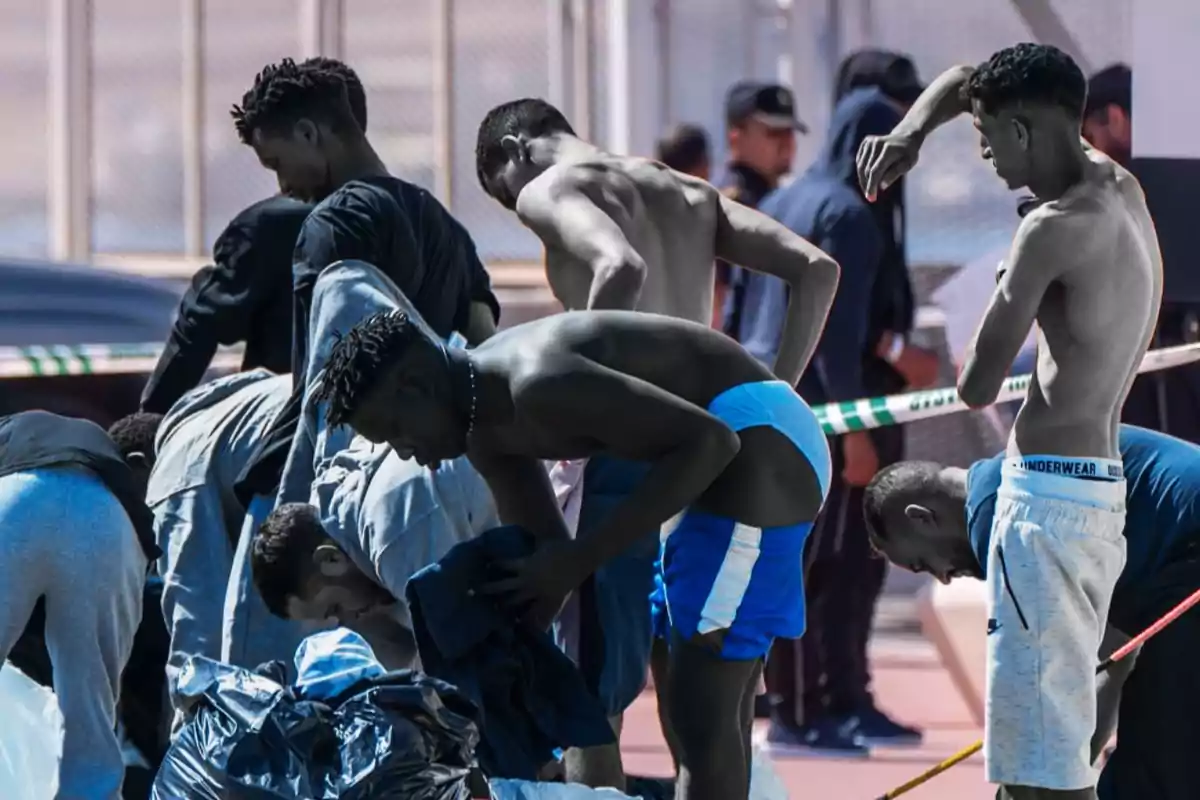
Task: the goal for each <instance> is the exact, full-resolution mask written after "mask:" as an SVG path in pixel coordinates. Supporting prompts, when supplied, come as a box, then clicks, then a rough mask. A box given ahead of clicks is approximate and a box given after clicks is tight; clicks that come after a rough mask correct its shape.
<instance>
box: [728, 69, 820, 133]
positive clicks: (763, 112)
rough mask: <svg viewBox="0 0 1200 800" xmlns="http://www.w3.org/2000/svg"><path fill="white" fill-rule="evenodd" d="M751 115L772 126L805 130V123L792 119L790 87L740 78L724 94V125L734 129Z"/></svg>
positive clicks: (792, 103) (793, 111)
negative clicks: (740, 80) (741, 79)
mask: <svg viewBox="0 0 1200 800" xmlns="http://www.w3.org/2000/svg"><path fill="white" fill-rule="evenodd" d="M752 118H753V119H756V120H758V121H759V122H761V123H763V124H764V125H767V126H769V127H772V128H794V129H795V130H798V131H800V132H801V133H808V126H807V125H805V124H804V123H803V122H801V121H800V120H798V119H797V118H796V99H795V98H794V97H793V96H792V90H791V89H789V88H787V87H786V86H781V85H780V84H778V83H759V82H757V81H742V82H740V83H735V84H734V85H733V86H732V87H731V88H730V89H729V92H728V93H727V94H726V95H725V124H726V125H728V126H729V127H731V128H734V127H737V126H738V125H741V124H743V123H744V122H746V120H748V119H752Z"/></svg>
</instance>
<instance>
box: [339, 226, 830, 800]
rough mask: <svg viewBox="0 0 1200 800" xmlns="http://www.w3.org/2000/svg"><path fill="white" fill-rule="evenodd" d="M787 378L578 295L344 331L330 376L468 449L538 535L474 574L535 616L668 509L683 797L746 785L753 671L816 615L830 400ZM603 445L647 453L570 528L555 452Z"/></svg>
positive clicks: (359, 408) (346, 414)
mask: <svg viewBox="0 0 1200 800" xmlns="http://www.w3.org/2000/svg"><path fill="white" fill-rule="evenodd" d="M769 230H771V229H770V228H768V227H766V226H763V228H761V229H760V231H759V235H764V234H766V232H767V231H769ZM786 241H790V238H789V239H788V240H786ZM824 314H825V309H821V310H820V312H819V313H818V314H817V315H816V316H817V319H816V320H815V321H814V323H813V324H812V325H811V330H810V332H809V334H808V336H809V338H808V341H807V342H806V343H805V344H804V346H803V347H802V350H801V353H800V356H801V359H800V360H801V363H803V362H804V361H806V360H807V358H808V357H809V355H810V354H811V353H812V350H813V348H814V347H815V345H816V339H817V337H818V336H819V334H820V322H821V320H822V318H823V317H824ZM773 378H774V376H773V375H772V374H771V373H770V371H769V370H767V368H766V367H764V366H763V365H762V364H761V363H759V362H758V361H757V360H756V359H755V358H754V357H753V356H751V355H750V354H749V353H747V352H746V351H745V350H744V349H743V348H742V347H741V345H739V344H738V343H737V342H735V341H733V340H732V339H730V338H728V337H727V336H725V335H724V334H722V333H719V332H717V331H714V330H712V329H711V328H709V327H707V326H705V325H702V324H697V323H692V322H685V321H682V320H676V319H671V318H669V317H665V316H660V315H657V314H640V313H630V312H625V311H605V312H567V313H565V314H557V315H554V316H551V317H547V318H545V319H541V320H538V321H535V322H530V323H527V324H525V325H519V326H517V327H514V328H510V329H509V330H507V331H502V332H500V333H499V334H497V335H496V336H495V337H493V338H492V339H490V340H488V341H487V342H485V343H483V344H481V345H480V346H479V347H477V348H475V349H473V350H455V349H447V348H446V347H444V346H443V345H441V343H440V342H439V341H438V340H437V338H436V336H435V335H433V334H432V333H431V332H429V330H428V329H427V328H426V327H425V326H424V324H423V323H421V322H420V320H419V318H415V317H414V316H413V315H411V314H407V315H406V314H404V313H403V312H399V311H396V312H391V313H381V314H377V315H375V316H374V317H372V318H371V319H370V320H368V321H367V322H365V323H362V324H360V325H358V326H356V327H355V328H353V329H352V330H351V331H350V333H349V334H348V335H347V336H346V337H345V338H344V339H343V340H342V341H341V342H339V343H338V345H337V346H336V347H335V348H334V350H333V352H332V354H331V356H330V359H329V361H328V362H327V364H326V367H325V373H324V376H323V380H322V383H321V389H320V395H321V401H322V402H325V403H326V404H327V405H326V407H327V409H328V415H329V422H330V424H331V425H332V424H337V423H340V422H348V423H349V424H350V425H351V426H352V427H353V428H354V429H355V430H356V431H358V432H359V433H360V434H362V435H363V436H365V437H366V438H368V439H370V440H372V441H377V442H385V441H386V442H390V443H392V445H393V446H394V447H395V448H396V450H397V452H400V453H410V454H412V455H413V457H415V458H416V460H417V461H418V462H419V463H424V464H431V465H432V464H436V463H437V462H439V461H445V460H449V459H452V458H455V457H457V456H459V455H461V454H462V453H464V452H465V453H466V454H467V455H468V457H469V458H470V460H471V462H472V463H473V464H474V465H475V467H476V468H477V469H478V470H479V472H480V474H481V475H482V476H483V478H484V480H485V481H487V484H488V486H489V488H490V489H491V491H492V495H493V497H494V499H495V501H496V508H497V511H498V513H499V517H500V522H501V523H503V524H513V525H520V526H522V527H524V528H526V529H527V530H529V531H530V532H531V533H533V534H534V535H535V536H536V537H537V538H538V540H539V547H538V549H537V550H536V551H535V553H534V554H533V555H532V556H531V557H530V558H528V559H525V560H524V561H521V562H519V563H516V564H511V565H509V567H510V569H511V572H512V575H511V577H508V578H502V579H500V580H499V581H497V582H495V583H493V584H491V585H488V586H482V587H476V590H477V591H482V592H486V593H489V594H495V595H499V596H501V598H502V599H503V600H504V601H505V602H507V603H509V604H511V605H513V606H514V607H515V608H516V609H518V613H521V614H522V615H523V616H524V618H525V619H527V620H528V621H529V622H530V623H531V624H534V625H536V626H538V627H540V628H543V629H544V628H545V627H547V626H548V625H549V624H550V622H551V621H552V620H553V619H554V617H555V616H556V615H557V613H558V611H559V609H560V608H561V606H562V604H563V602H564V601H565V600H566V598H567V596H568V595H569V594H570V593H571V592H572V591H573V590H574V589H575V588H576V587H578V586H579V585H580V584H581V583H582V582H583V581H584V579H585V578H586V577H587V576H588V575H590V574H591V573H593V572H594V571H595V570H596V569H597V568H598V567H599V566H600V565H602V564H604V563H605V562H606V561H608V560H610V559H612V558H613V557H615V556H617V555H618V554H620V553H622V552H624V551H625V550H626V549H627V548H628V547H629V546H630V544H631V543H633V542H634V541H636V540H637V539H638V538H639V536H641V535H643V534H642V532H643V531H647V530H654V529H658V528H660V527H661V528H662V529H663V532H664V540H663V545H662V567H661V572H660V575H659V584H660V585H659V597H658V598H657V602H656V603H655V621H656V628H657V630H656V633H659V634H661V635H662V636H664V637H669V641H670V644H671V648H670V655H669V664H668V665H667V670H666V672H665V677H666V679H667V680H666V681H665V682H664V683H663V684H658V685H657V686H656V688H657V689H658V691H659V696H660V698H661V699H660V702H662V703H663V705H664V707H665V708H666V719H667V721H668V722H669V725H670V728H671V730H670V731H669V734H671V735H673V738H674V741H675V744H676V745H677V747H678V752H677V753H676V756H677V758H678V760H679V762H680V776H679V784H678V786H679V794H678V795H677V796H678V797H680V798H681V800H710V798H711V800H738V798H743V800H744V798H746V797H747V795H748V792H749V779H750V772H749V769H750V726H751V722H752V718H753V711H754V695H755V688H756V686H757V680H758V675H759V672H760V669H761V666H762V660H763V657H764V656H765V655H766V653H767V650H768V648H769V647H770V645H771V641H772V640H773V639H774V638H775V637H779V636H785V637H797V636H800V635H801V634H802V633H803V630H804V588H803V580H802V578H803V576H802V569H801V562H802V553H803V548H804V540H805V539H806V537H807V535H808V532H809V530H810V529H811V527H812V521H813V519H815V517H816V514H817V512H818V511H819V510H820V507H821V503H822V500H823V498H824V495H825V492H826V491H827V489H828V486H829V472H830V466H829V464H830V462H829V448H828V445H827V443H826V439H825V435H824V433H822V431H821V427H820V424H819V423H818V422H817V420H816V417H815V416H814V415H813V413H812V411H811V410H810V409H809V408H808V406H806V405H805V404H804V401H803V400H801V399H800V397H799V395H797V394H796V392H795V391H794V390H793V389H792V387H791V386H790V385H789V384H787V383H784V382H782V381H778V380H774V379H773ZM597 454H608V455H612V456H616V457H619V458H627V459H631V460H635V461H644V462H648V463H649V464H650V468H649V471H648V472H647V474H646V478H645V480H643V481H642V482H641V483H640V484H639V485H638V486H637V487H636V488H635V489H634V490H633V491H632V492H631V493H630V494H629V496H628V497H627V498H626V499H625V501H624V502H623V503H621V504H620V505H619V506H618V507H617V508H616V509H615V510H614V511H613V512H612V513H611V514H609V515H608V516H607V517H606V518H605V519H604V520H602V521H601V522H600V523H599V524H597V525H595V526H593V527H592V528H590V529H589V530H585V531H581V532H580V536H579V537H578V538H576V539H571V538H569V536H568V533H567V527H566V524H565V523H564V521H563V517H562V514H561V513H560V512H559V508H558V504H557V502H556V500H555V497H554V494H553V492H552V490H551V486H550V482H549V478H548V476H547V474H546V470H545V469H544V467H543V466H542V464H541V463H540V459H556V460H558V459H578V458H587V457H589V456H593V455H597ZM668 521H669V522H668ZM464 590H465V589H464Z"/></svg>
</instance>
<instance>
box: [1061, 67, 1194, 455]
mask: <svg viewBox="0 0 1200 800" xmlns="http://www.w3.org/2000/svg"><path fill="white" fill-rule="evenodd" d="M1132 109H1133V73H1132V71H1131V70H1130V69H1129V67H1128V66H1126V65H1125V64H1113V65H1111V66H1108V67H1105V68H1104V69H1102V70H1100V71H1099V72H1097V73H1096V74H1095V75H1093V76H1092V77H1091V78H1090V79H1089V81H1088V99H1087V106H1086V107H1085V109H1084V117H1083V136H1084V138H1085V139H1087V140H1088V141H1089V142H1091V144H1092V146H1093V147H1095V148H1096V149H1097V150H1100V151H1101V152H1103V153H1104V154H1105V155H1107V156H1108V157H1109V158H1111V159H1112V160H1113V161H1116V162H1117V163H1118V164H1121V165H1122V166H1124V167H1129V166H1130V162H1131V152H1132V149H1133V113H1132ZM1197 340H1200V308H1197V306H1196V304H1195V303H1190V302H1181V301H1180V300H1178V299H1173V298H1172V297H1171V296H1170V293H1167V294H1164V296H1163V303H1162V308H1161V309H1160V310H1159V312H1158V327H1157V328H1156V329H1155V331H1154V340H1153V342H1151V344H1150V347H1151V348H1152V349H1158V348H1160V347H1171V346H1174V345H1180V344H1189V343H1191V342H1195V341H1197ZM1198 408H1200V365H1197V364H1184V365H1181V366H1178V367H1174V368H1172V369H1169V370H1162V371H1160V372H1150V373H1146V374H1144V375H1139V376H1138V377H1137V379H1136V380H1134V382H1133V388H1131V389H1130V390H1129V397H1128V398H1126V400H1125V408H1124V410H1123V411H1122V413H1121V421H1122V422H1125V423H1126V424H1129V425H1139V426H1141V427H1143V428H1150V429H1151V430H1156V431H1161V432H1162V433H1169V434H1170V435H1172V436H1176V437H1178V438H1180V439H1186V440H1188V441H1189V442H1196V443H1200V414H1197V413H1196V410H1197V409H1198Z"/></svg>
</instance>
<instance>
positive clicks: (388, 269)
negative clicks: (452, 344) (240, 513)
mask: <svg viewBox="0 0 1200 800" xmlns="http://www.w3.org/2000/svg"><path fill="white" fill-rule="evenodd" d="M350 260H355V261H365V262H366V263H368V264H371V265H373V266H375V267H377V268H378V269H379V270H380V271H381V272H383V273H384V274H385V275H387V276H388V277H389V278H391V280H392V281H393V282H394V283H395V284H396V286H397V287H398V288H399V289H400V291H402V292H403V293H404V295H405V296H406V297H407V298H408V299H409V300H410V301H411V302H412V304H413V306H414V307H415V308H416V309H417V311H418V312H420V314H421V316H422V318H423V319H424V320H425V322H426V323H428V324H429V327H430V328H432V329H433V330H434V331H435V332H436V333H437V334H438V335H439V336H442V337H448V336H449V335H450V334H451V333H453V332H454V331H455V330H458V331H460V332H461V331H462V330H464V329H465V328H466V325H467V321H468V319H469V317H470V311H471V304H472V303H477V302H478V303H484V304H486V305H487V306H489V307H490V308H491V310H492V315H493V317H494V318H495V319H496V320H499V319H500V304H499V301H498V300H497V299H496V296H495V294H493V292H492V286H491V279H490V278H489V276H488V273H487V269H486V268H485V267H484V266H483V263H482V262H481V261H480V260H479V256H478V255H477V254H476V251H475V243H474V242H473V241H472V240H471V235H470V234H469V233H468V232H467V230H466V228H464V227H463V226H462V225H461V224H460V223H459V222H458V220H456V219H455V218H454V217H453V216H451V214H450V212H449V211H447V210H446V208H445V207H444V206H443V205H442V204H441V203H440V202H438V200H437V198H435V197H434V196H433V195H432V194H430V193H429V192H428V191H426V190H425V189H422V188H421V187H419V186H416V185H415V184H411V183H408V182H407V181H402V180H400V179H399V178H394V177H391V176H381V177H378V178H370V179H367V180H357V181H351V182H349V183H347V184H346V185H344V186H342V187H341V188H339V189H338V190H337V191H335V192H334V193H333V194H331V195H330V196H329V197H327V198H326V199H325V200H323V201H322V202H321V203H320V204H319V205H318V206H317V207H316V208H315V209H314V210H313V212H312V214H311V215H309V217H308V219H307V220H305V222H304V227H303V230H302V231H301V234H300V237H299V239H298V241H297V244H296V252H295V255H294V256H293V259H292V279H293V291H292V297H293V314H292V337H291V339H292V361H291V364H292V376H293V383H292V386H293V390H292V397H291V399H290V400H289V401H288V403H287V405H286V406H285V407H284V408H283V410H282V411H281V412H280V414H279V416H278V417H277V418H276V420H275V422H274V424H273V425H272V426H271V429H270V430H269V431H268V432H267V434H266V436H265V437H264V438H263V441H262V444H261V446H260V447H259V448H258V451H257V452H256V454H255V456H254V458H252V459H251V462H250V465H249V466H248V467H247V468H246V471H245V472H244V473H243V474H242V476H241V478H240V480H239V482H238V487H237V492H238V496H239V498H240V499H241V500H242V501H243V502H245V503H248V502H249V500H250V499H251V498H252V497H253V496H254V495H255V494H270V493H271V492H272V491H274V487H275V486H277V485H278V483H279V477H280V475H281V474H282V472H283V468H284V465H285V463H286V461H287V456H288V451H289V450H290V449H291V442H292V437H293V436H294V435H295V432H296V429H297V426H298V425H299V421H300V414H301V410H302V401H303V394H304V378H303V375H304V374H305V372H306V367H307V361H308V336H309V316H310V313H311V311H312V308H311V305H312V294H313V287H314V286H315V285H316V282H317V278H318V277H319V276H320V274H321V272H322V271H323V270H324V269H325V268H326V267H328V266H329V265H330V264H334V263H336V262H338V261H350Z"/></svg>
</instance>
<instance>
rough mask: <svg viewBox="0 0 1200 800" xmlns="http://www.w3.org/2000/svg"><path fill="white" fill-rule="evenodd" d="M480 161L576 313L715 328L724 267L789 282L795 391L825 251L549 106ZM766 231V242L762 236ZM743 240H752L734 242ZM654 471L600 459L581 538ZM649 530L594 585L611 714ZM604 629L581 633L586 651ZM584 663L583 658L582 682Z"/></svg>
mask: <svg viewBox="0 0 1200 800" xmlns="http://www.w3.org/2000/svg"><path fill="white" fill-rule="evenodd" d="M475 159H476V170H477V173H478V176H479V180H480V183H481V184H482V185H483V189H484V191H485V192H487V193H488V194H489V195H491V196H492V197H493V198H495V199H496V200H497V201H498V202H500V203H501V204H502V205H504V206H505V207H506V208H508V209H510V210H512V211H515V212H516V214H517V216H518V217H519V218H520V220H521V222H522V223H524V224H525V225H526V227H528V228H529V229H530V230H532V231H533V232H534V233H535V234H537V236H538V238H540V239H541V240H542V242H543V244H544V245H545V248H546V274H547V277H548V279H549V282H550V287H551V289H552V290H553V291H554V294H555V297H557V298H558V300H559V302H561V303H562V305H563V307H564V308H566V309H567V310H570V311H573V310H584V309H625V310H638V311H648V312H651V313H655V314H665V315H668V316H672V317H678V318H680V319H685V320H690V321H692V322H697V323H701V324H710V323H711V321H712V314H713V264H714V262H715V261H716V259H718V258H721V259H724V260H726V261H729V262H730V263H735V264H739V265H741V266H744V267H746V268H748V269H751V270H755V271H758V272H764V273H767V274H770V275H775V276H778V277H780V278H782V279H783V280H785V281H787V283H788V285H789V286H790V287H791V289H792V291H791V300H792V302H791V304H790V305H789V310H788V316H787V322H786V325H785V327H784V331H783V339H782V347H781V350H780V353H779V358H778V361H777V363H776V365H775V374H776V375H778V376H779V378H780V379H781V380H784V381H786V382H787V383H789V384H790V385H793V386H794V385H795V384H796V381H797V380H798V379H799V377H800V371H801V369H802V368H803V366H804V365H805V364H806V363H807V356H806V350H805V347H806V346H807V343H808V342H809V341H811V340H812V339H811V337H812V331H813V326H814V325H819V324H820V321H821V320H823V319H824V316H825V310H826V309H827V308H828V307H829V304H830V302H831V301H832V298H833V294H834V291H835V290H836V286H837V269H836V267H835V265H834V263H833V262H832V261H831V260H830V259H829V258H828V257H827V256H825V254H824V253H822V252H821V251H820V250H819V249H817V248H816V247H813V246H812V245H810V244H808V243H807V242H805V241H804V240H803V239H801V238H800V237H798V236H796V235H794V234H792V233H791V232H788V231H786V230H785V229H783V228H781V227H778V226H776V225H775V224H774V223H772V222H770V221H769V220H768V219H767V218H766V217H765V216H763V215H761V214H759V213H758V212H756V211H754V210H753V209H751V208H748V207H747V206H744V205H741V204H739V203H736V202H734V201H732V200H730V199H728V198H726V197H724V196H722V195H721V194H720V193H719V192H718V191H717V190H716V189H714V188H713V187H712V186H711V185H710V184H709V183H707V182H706V181H704V180H702V179H700V178H697V177H693V176H690V175H685V174H683V173H680V172H676V171H674V170H671V169H668V168H667V167H665V166H664V165H662V164H660V163H658V162H656V161H651V160H650V159H645V158H630V157H626V156H617V155H613V154H610V153H605V152H604V151H602V150H600V149H599V148H597V147H595V146H593V145H591V144H589V143H587V142H585V141H583V140H581V139H579V138H578V137H577V136H576V135H575V132H574V131H573V130H572V129H571V126H570V124H569V123H568V122H567V120H566V118H565V117H564V116H563V115H562V113H561V112H560V111H559V110H558V109H556V108H554V107H553V106H551V105H550V104H548V103H546V102H545V101H543V100H536V99H522V100H514V101H512V102H508V103H504V104H502V105H500V106H497V107H496V108H494V109H492V110H491V111H490V112H488V114H487V116H486V117H485V118H484V120H483V122H482V123H480V126H479V135H478V140H477V143H476V150H475ZM758 231H762V232H764V233H767V232H768V231H769V233H767V235H764V236H757V237H756V236H754V235H753V234H754V233H755V232H758ZM741 232H746V233H748V234H750V235H749V236H740V235H735V234H739V233H741ZM747 243H749V245H747ZM645 469H646V467H645V465H643V464H636V463H630V462H627V461H622V460H619V459H613V458H609V457H605V456H601V457H599V458H596V459H594V460H591V461H589V463H588V465H587V468H586V472H585V475H584V480H583V507H582V510H581V514H580V520H579V528H580V530H581V531H586V530H587V529H589V528H591V527H593V526H594V525H597V524H600V523H601V522H602V520H603V519H604V518H605V517H606V516H608V514H609V513H610V512H611V510H612V509H613V508H615V507H616V505H617V504H619V503H620V502H622V501H623V500H624V498H625V497H626V496H627V495H628V494H629V493H630V491H632V489H633V488H634V487H635V486H636V485H637V484H638V483H639V482H640V481H641V480H642V479H643V478H644V476H645V474H646V472H645ZM643 533H644V535H643V536H642V537H641V538H640V539H638V540H636V541H635V542H634V545H633V547H632V548H631V549H630V551H629V552H626V553H623V554H621V555H620V556H619V557H618V558H616V559H614V561H613V562H612V563H610V564H609V565H607V566H606V567H605V568H604V569H602V570H600V571H599V572H598V573H597V575H596V577H595V579H594V584H593V588H594V590H595V604H596V606H597V610H598V612H599V618H600V625H601V627H602V628H603V629H604V630H603V637H602V638H603V643H602V645H601V647H602V652H603V669H602V672H601V675H600V676H599V679H598V681H597V680H596V679H595V678H592V681H593V682H598V684H599V687H598V688H599V694H600V697H601V700H602V701H603V702H604V704H605V705H606V707H607V709H608V711H609V713H610V714H613V715H619V714H620V713H621V712H623V711H624V710H625V708H626V707H628V706H629V705H630V704H631V703H632V702H633V701H634V700H635V699H636V698H637V695H638V694H639V693H640V692H641V689H642V686H643V685H644V682H645V675H646V660H647V658H648V657H649V648H650V635H649V634H650V630H649V617H648V611H649V609H648V606H647V604H646V597H647V595H648V593H649V592H648V589H649V588H651V587H650V582H651V581H652V580H653V575H654V572H653V560H654V557H655V556H656V554H657V550H658V547H657V541H656V538H657V537H656V535H655V533H656V532H654V531H644V532H643ZM595 633H596V632H593V631H589V630H587V629H584V630H582V631H581V635H582V639H581V642H580V645H579V646H580V651H581V656H583V655H584V653H585V652H586V650H587V648H588V647H589V643H593V644H594V642H593V639H592V638H591V636H589V634H591V635H593V636H594V634H595ZM661 655H662V654H661V653H660V654H659V656H656V659H655V660H656V670H657V669H658V668H660V667H661V666H662V658H661ZM588 662H589V659H588V658H586V657H582V658H581V666H582V667H583V668H584V671H585V674H586V673H587V672H588V666H589V664H588ZM589 677H591V676H589ZM572 755H573V754H568V758H567V766H568V779H570V780H574V781H577V782H580V783H587V784H592V785H597V784H601V785H617V786H619V785H620V783H619V780H620V774H619V772H620V771H619V769H617V770H615V772H616V774H613V772H614V771H613V770H610V769H609V767H611V764H606V763H605V762H606V761H608V760H609V759H612V760H616V759H619V753H617V751H616V748H615V747H614V748H611V752H610V753H608V754H601V753H599V752H596V753H591V754H588V757H587V758H586V759H583V760H581V761H578V762H577V761H576V760H575V759H574V758H572ZM606 755H607V758H606ZM618 763H619V762H618Z"/></svg>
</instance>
